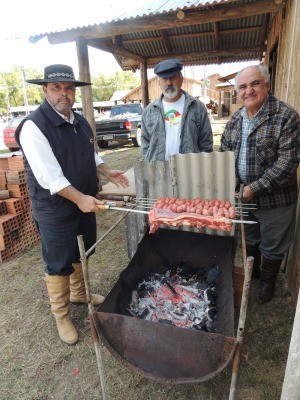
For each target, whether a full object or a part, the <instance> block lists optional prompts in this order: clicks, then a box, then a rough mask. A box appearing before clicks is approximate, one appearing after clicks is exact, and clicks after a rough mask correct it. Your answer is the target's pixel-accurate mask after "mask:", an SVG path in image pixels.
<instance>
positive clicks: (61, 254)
mask: <svg viewBox="0 0 300 400" xmlns="http://www.w3.org/2000/svg"><path fill="white" fill-rule="evenodd" d="M36 225H37V228H38V231H39V234H40V236H41V241H42V253H43V259H44V262H45V264H46V267H45V272H46V273H47V274H48V275H71V274H72V273H73V272H74V268H73V267H72V263H78V262H80V254H79V248H78V243H77V236H79V235H82V236H83V242H84V247H85V250H86V251H87V250H88V249H89V248H90V247H92V246H93V244H95V242H96V216H95V213H80V215H79V216H77V217H76V218H74V219H73V220H72V221H71V222H67V223H66V222H64V223H62V224H61V225H60V224H56V225H49V224H43V223H41V222H37V221H36Z"/></svg>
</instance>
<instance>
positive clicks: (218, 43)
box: [214, 22, 220, 49]
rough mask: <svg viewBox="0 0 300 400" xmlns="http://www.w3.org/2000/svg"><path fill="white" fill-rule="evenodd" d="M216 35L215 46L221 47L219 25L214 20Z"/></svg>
mask: <svg viewBox="0 0 300 400" xmlns="http://www.w3.org/2000/svg"><path fill="white" fill-rule="evenodd" d="M214 37H215V48H216V49H219V48H220V36H219V27H218V23H217V22H214Z"/></svg>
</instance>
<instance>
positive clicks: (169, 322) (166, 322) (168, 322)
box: [158, 319, 173, 325]
mask: <svg viewBox="0 0 300 400" xmlns="http://www.w3.org/2000/svg"><path fill="white" fill-rule="evenodd" d="M158 322H161V323H163V324H169V325H173V323H172V322H171V321H169V320H168V319H159V320H158Z"/></svg>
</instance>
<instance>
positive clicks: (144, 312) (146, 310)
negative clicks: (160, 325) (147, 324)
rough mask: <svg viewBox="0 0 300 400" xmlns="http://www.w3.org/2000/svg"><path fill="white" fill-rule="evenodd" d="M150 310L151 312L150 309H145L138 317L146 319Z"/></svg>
mask: <svg viewBox="0 0 300 400" xmlns="http://www.w3.org/2000/svg"><path fill="white" fill-rule="evenodd" d="M149 312H150V311H149V309H148V308H145V309H144V311H143V312H142V313H141V314H138V316H137V317H138V318H139V319H145V318H146V317H147V315H148V314H149Z"/></svg>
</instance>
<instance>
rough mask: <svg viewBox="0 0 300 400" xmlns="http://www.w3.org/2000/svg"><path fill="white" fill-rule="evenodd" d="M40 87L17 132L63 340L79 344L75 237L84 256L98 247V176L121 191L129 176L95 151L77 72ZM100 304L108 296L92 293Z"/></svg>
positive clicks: (52, 76)
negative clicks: (79, 109)
mask: <svg viewBox="0 0 300 400" xmlns="http://www.w3.org/2000/svg"><path fill="white" fill-rule="evenodd" d="M27 82H29V83H34V84H37V85H42V89H43V93H44V96H45V100H44V102H43V103H42V105H40V107H39V108H38V109H37V110H36V111H34V112H33V113H32V114H30V115H28V116H27V117H26V118H25V119H24V120H23V121H22V122H21V124H20V125H19V127H18V129H17V131H16V140H17V142H18V143H19V144H20V147H21V149H22V151H23V154H24V156H25V166H26V171H27V184H28V188H29V194H30V198H31V203H32V214H33V218H34V220H35V221H36V225H37V228H38V230H39V233H40V236H41V242H42V253H43V259H44V262H45V264H46V267H45V281H46V284H47V290H48V294H49V297H50V304H51V311H52V313H53V315H54V317H55V320H56V325H57V328H58V333H59V336H60V338H61V340H62V341H63V342H65V343H67V344H70V345H72V344H75V343H76V342H77V341H78V333H77V331H76V329H75V326H74V325H73V322H72V320H71V318H70V307H69V303H70V301H72V302H74V303H87V299H86V293H85V285H84V279H83V273H82V267H81V263H80V255H79V249H78V245H77V236H78V235H82V236H83V240H84V245H85V248H86V249H89V248H90V247H91V246H92V245H93V244H94V243H95V241H96V218H95V211H97V205H98V204H102V203H101V201H99V200H97V199H96V198H95V196H96V194H97V193H98V178H97V174H99V173H100V174H102V175H104V176H105V177H106V178H107V179H108V180H110V181H111V182H113V183H114V184H116V185H117V186H119V185H121V186H123V187H125V186H128V180H127V178H126V177H125V176H124V175H123V172H124V171H118V170H112V169H110V168H109V166H108V165H106V164H105V163H104V162H103V161H102V159H101V157H99V156H98V154H96V152H95V150H94V137H93V132H92V129H91V127H90V125H89V124H88V122H87V121H86V119H85V118H83V117H82V116H81V115H79V114H77V113H75V112H73V111H72V106H73V104H74V101H75V91H76V87H77V86H86V85H90V83H87V82H81V81H77V80H75V77H74V73H73V69H72V68H71V67H69V66H67V65H61V64H55V65H50V66H48V67H46V68H45V71H44V79H34V80H28V81H27ZM91 297H92V302H93V303H94V305H98V304H100V303H101V302H102V301H103V299H104V297H103V296H101V295H98V294H93V295H92V296H91Z"/></svg>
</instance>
